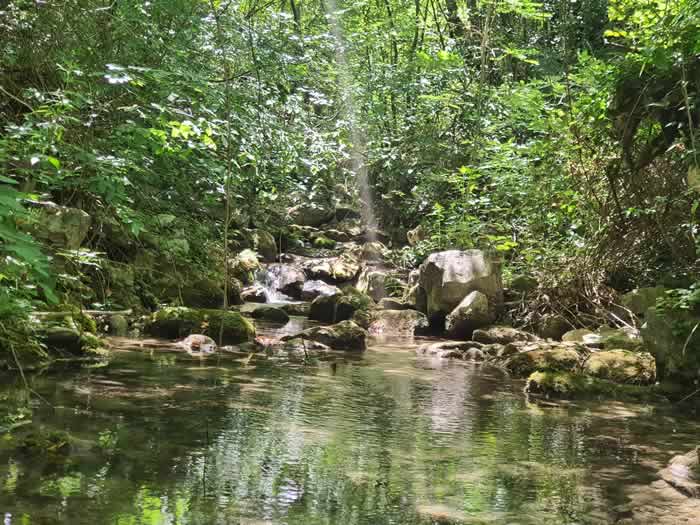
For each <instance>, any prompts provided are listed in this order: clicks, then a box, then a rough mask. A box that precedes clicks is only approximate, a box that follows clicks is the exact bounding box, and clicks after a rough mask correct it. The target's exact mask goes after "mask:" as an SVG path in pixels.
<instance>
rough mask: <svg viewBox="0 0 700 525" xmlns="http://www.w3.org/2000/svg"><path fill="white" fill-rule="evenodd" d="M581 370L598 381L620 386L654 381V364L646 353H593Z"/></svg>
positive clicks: (609, 351)
mask: <svg viewBox="0 0 700 525" xmlns="http://www.w3.org/2000/svg"><path fill="white" fill-rule="evenodd" d="M583 370H584V372H585V373H586V374H588V375H591V376H593V377H597V378H598V379H607V380H609V381H612V382H614V383H621V384H640V385H648V384H651V383H653V382H654V381H655V380H656V362H655V361H654V358H653V357H652V355H651V354H649V353H647V352H631V351H629V350H623V349H617V350H605V351H602V352H593V353H592V354H591V355H590V357H589V358H588V360H587V361H586V363H585V365H584V367H583Z"/></svg>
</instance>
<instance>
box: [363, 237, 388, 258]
mask: <svg viewBox="0 0 700 525" xmlns="http://www.w3.org/2000/svg"><path fill="white" fill-rule="evenodd" d="M386 253H387V249H386V246H384V245H383V244H382V243H381V242H379V241H374V242H366V243H365V244H364V245H363V246H362V260H363V261H374V262H381V261H383V260H384V257H385V255H386Z"/></svg>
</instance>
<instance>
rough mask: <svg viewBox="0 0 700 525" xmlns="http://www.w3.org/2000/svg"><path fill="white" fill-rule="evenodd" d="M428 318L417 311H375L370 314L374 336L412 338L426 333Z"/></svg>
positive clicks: (370, 330)
mask: <svg viewBox="0 0 700 525" xmlns="http://www.w3.org/2000/svg"><path fill="white" fill-rule="evenodd" d="M427 329H428V318H427V317H426V316H425V314H424V313H421V312H417V311H416V310H375V311H373V312H372V313H371V314H370V321H369V327H368V330H369V333H370V334H372V335H380V334H381V335H396V336H412V335H420V334H422V333H425V331H426V330H427Z"/></svg>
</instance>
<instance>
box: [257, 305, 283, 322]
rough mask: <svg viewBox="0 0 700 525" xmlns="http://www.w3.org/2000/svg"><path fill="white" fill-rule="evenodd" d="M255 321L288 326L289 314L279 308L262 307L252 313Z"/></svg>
mask: <svg viewBox="0 0 700 525" xmlns="http://www.w3.org/2000/svg"><path fill="white" fill-rule="evenodd" d="M251 315H252V317H253V319H262V320H265V321H271V322H273V323H280V324H286V323H287V322H288V321H289V314H288V313H287V312H285V311H284V310H283V309H282V308H278V307H277V306H261V307H260V308H256V309H255V310H253V311H252V312H251Z"/></svg>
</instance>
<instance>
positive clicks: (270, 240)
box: [252, 230, 278, 262]
mask: <svg viewBox="0 0 700 525" xmlns="http://www.w3.org/2000/svg"><path fill="white" fill-rule="evenodd" d="M252 240H253V248H254V249H255V251H256V252H258V253H259V254H260V256H261V258H262V260H263V261H265V262H275V261H276V260H277V253H278V252H277V242H276V241H275V238H274V236H273V235H272V234H271V233H270V232H268V231H265V230H256V231H255V232H253V235H252Z"/></svg>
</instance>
